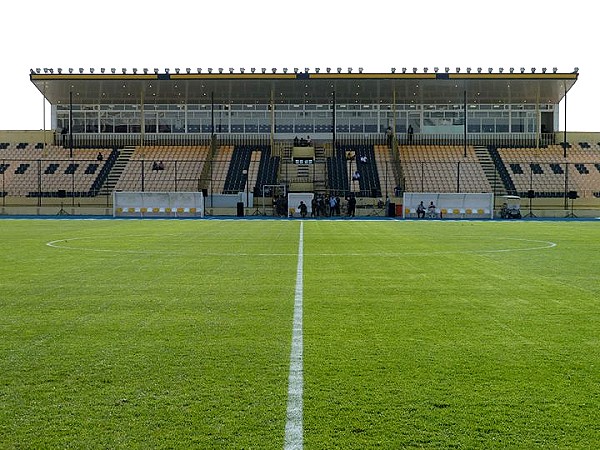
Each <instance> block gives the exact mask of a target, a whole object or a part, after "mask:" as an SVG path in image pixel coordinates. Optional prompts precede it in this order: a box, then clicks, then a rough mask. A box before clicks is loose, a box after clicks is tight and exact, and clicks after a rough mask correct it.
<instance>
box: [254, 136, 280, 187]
mask: <svg viewBox="0 0 600 450" xmlns="http://www.w3.org/2000/svg"><path fill="white" fill-rule="evenodd" d="M279 162H280V157H279V156H272V155H271V149H270V148H269V147H267V148H265V149H264V150H262V152H261V158H260V167H259V170H258V177H257V179H256V183H255V185H254V195H255V196H257V197H258V196H262V187H263V186H265V185H273V184H277V172H278V170H279Z"/></svg>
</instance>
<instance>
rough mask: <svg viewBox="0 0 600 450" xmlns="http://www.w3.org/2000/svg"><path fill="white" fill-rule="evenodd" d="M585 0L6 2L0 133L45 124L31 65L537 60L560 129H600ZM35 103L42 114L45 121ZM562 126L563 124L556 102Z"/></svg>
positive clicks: (421, 64) (597, 67) (379, 67)
mask: <svg viewBox="0 0 600 450" xmlns="http://www.w3.org/2000/svg"><path fill="white" fill-rule="evenodd" d="M593 8H594V3H593V2H590V1H589V0H571V1H569V2H564V1H561V2H559V1H555V0H545V1H540V0H497V1H481V0H446V1H442V0H413V1H407V0H404V1H399V0H396V1H388V0H369V1H365V2H342V1H326V0H299V1H298V0H295V1H285V0H255V1H249V0H229V1H228V0H219V1H217V0H213V1H209V0H200V1H198V0H195V1H191V0H180V1H177V2H175V1H165V0H162V1H155V0H143V1H142V0H103V1H101V2H94V1H81V0H55V1H53V2H47V1H42V0H29V1H27V0H20V1H17V2H3V3H2V5H1V6H0V17H2V18H3V20H2V40H3V43H2V49H3V51H2V54H1V55H0V77H1V78H0V80H1V82H0V130H39V129H43V128H44V126H45V127H46V129H49V128H50V108H49V105H47V104H46V108H44V100H43V97H42V94H41V93H40V92H39V91H38V90H37V88H35V86H34V85H33V83H31V82H30V80H29V70H30V69H35V68H44V67H47V68H54V69H56V68H58V67H61V68H63V69H66V68H69V67H73V68H75V69H76V70H77V69H78V68H80V67H82V68H84V69H85V71H86V73H88V71H89V69H90V68H95V69H97V70H98V69H100V68H101V67H105V68H107V69H108V68H111V67H115V68H117V69H118V70H120V69H121V68H127V69H128V70H129V71H131V69H132V68H134V67H136V68H139V69H141V68H143V67H147V68H149V69H154V68H159V69H160V71H161V72H163V71H164V69H165V68H170V69H171V70H173V69H174V68H176V67H179V68H181V69H184V68H186V67H191V68H197V67H202V68H208V67H213V68H215V69H216V68H218V67H223V68H225V70H228V69H229V68H230V67H233V68H235V70H236V71H239V68H241V67H244V68H246V69H249V68H251V67H256V68H261V67H266V68H268V70H270V69H271V68H273V67H275V68H278V70H281V69H283V68H284V67H287V68H289V69H290V70H291V69H292V68H294V67H298V68H300V69H301V70H304V68H310V69H311V71H313V69H314V68H316V67H320V68H325V67H332V68H337V67H342V68H343V71H347V68H348V67H352V68H354V70H357V69H358V67H362V68H363V69H364V72H365V73H375V72H389V71H390V69H391V68H392V67H396V68H397V69H398V70H400V68H402V67H407V68H409V70H412V68H413V67H417V68H418V69H419V71H422V70H423V68H425V67H429V68H430V70H431V69H432V68H433V67H436V66H437V67H440V68H442V67H450V68H452V71H454V70H455V68H456V67H461V68H462V69H463V70H465V69H466V67H472V68H473V70H475V68H477V67H482V68H483V70H484V71H487V68H489V67H491V68H493V69H494V71H497V70H498V68H499V67H504V68H505V69H508V68H509V67H515V68H516V69H517V70H518V69H519V68H520V67H525V68H526V70H527V72H529V71H530V70H531V68H532V67H535V68H536V69H537V70H538V71H540V70H541V69H542V68H543V67H546V68H548V70H549V71H551V70H552V68H553V67H557V68H558V71H559V72H572V71H573V70H574V68H575V67H577V68H579V79H578V81H577V82H576V83H575V86H574V87H573V88H572V89H571V90H570V91H569V93H568V94H567V103H568V104H567V107H568V108H567V123H566V128H567V131H582V132H600V121H599V120H598V119H596V117H595V112H594V110H593V108H594V106H595V105H596V104H598V105H600V89H598V82H599V81H600V80H598V79H597V78H598V77H597V75H598V74H600V58H598V57H597V51H596V49H595V45H596V43H597V30H598V26H597V23H596V22H597V17H596V14H595V9H593ZM44 109H45V112H46V118H44ZM560 110H561V114H560V120H559V122H560V123H559V129H560V130H564V128H565V123H564V116H563V113H564V107H563V102H561V105H560Z"/></svg>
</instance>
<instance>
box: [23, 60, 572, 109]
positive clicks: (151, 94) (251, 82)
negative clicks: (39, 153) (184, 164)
mask: <svg viewBox="0 0 600 450" xmlns="http://www.w3.org/2000/svg"><path fill="white" fill-rule="evenodd" d="M37 72H38V71H34V70H33V69H32V71H31V74H30V79H31V81H32V83H33V84H34V85H35V86H36V87H37V89H38V90H39V91H40V92H41V93H42V95H44V97H45V98H46V99H47V100H48V102H49V103H50V104H51V105H59V104H69V103H70V102H71V100H70V98H71V93H72V102H73V103H76V104H113V103H125V104H135V103H137V104H139V103H142V101H143V103H145V104H153V103H155V104H183V103H188V104H211V103H213V102H214V103H215V104H227V103H231V104H253V103H261V104H265V103H269V102H270V100H271V98H272V99H273V101H274V102H275V103H288V104H301V103H312V104H327V103H331V102H332V101H333V92H335V102H336V103H337V104H352V103H358V104H377V103H383V104H391V103H396V104H410V103H416V104H448V103H451V104H457V103H463V102H464V95H465V92H466V97H467V98H466V100H467V103H483V104H495V103H500V104H502V103H506V104H518V103H532V104H544V103H547V104H558V103H560V101H561V100H562V98H563V97H564V96H565V95H566V93H567V92H568V91H569V89H571V87H573V85H574V84H575V82H576V81H577V77H578V73H577V70H576V71H574V72H572V73H555V72H552V73H545V72H537V73H479V72H478V73H437V72H436V73H431V72H430V73H308V72H300V73H291V74H288V73H285V74H284V73H247V72H246V73H206V74H205V73H152V74H151V73H144V74H139V73H130V74H129V73H121V74H119V73H89V74H85V73H37ZM48 72H54V71H53V70H48Z"/></svg>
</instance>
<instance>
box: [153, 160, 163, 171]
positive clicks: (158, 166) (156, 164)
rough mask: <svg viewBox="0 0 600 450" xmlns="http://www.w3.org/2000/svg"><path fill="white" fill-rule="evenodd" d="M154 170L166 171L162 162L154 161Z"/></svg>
mask: <svg viewBox="0 0 600 450" xmlns="http://www.w3.org/2000/svg"><path fill="white" fill-rule="evenodd" d="M152 170H165V165H164V163H163V162H162V161H158V162H156V161H154V162H153V163H152Z"/></svg>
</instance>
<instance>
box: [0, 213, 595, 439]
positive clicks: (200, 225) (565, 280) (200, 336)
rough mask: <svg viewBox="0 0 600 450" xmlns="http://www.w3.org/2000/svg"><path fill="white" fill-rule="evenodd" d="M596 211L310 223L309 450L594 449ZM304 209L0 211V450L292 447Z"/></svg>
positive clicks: (306, 253)
mask: <svg viewBox="0 0 600 450" xmlns="http://www.w3.org/2000/svg"><path fill="white" fill-rule="evenodd" d="M599 227H600V224H599V223H596V222H591V221H589V222H583V221H582V222H578V221H576V222H566V221H564V222H560V221H556V222H553V221H524V222H483V221H482V222H479V221H477V222H469V221H463V222H450V221H447V222H445V221H441V222H440V221H421V222H417V221H358V220H357V221H342V220H337V221H325V220H323V221H305V222H303V225H302V230H303V246H302V248H303V258H304V259H303V261H304V264H303V268H302V272H301V275H302V286H303V291H302V303H303V399H304V402H303V440H304V448H305V449H371V448H380V449H404V448H429V449H444V448H452V449H456V448H462V449H474V448H481V449H490V448H497V449H504V448H517V449H518V448H523V449H535V448H552V449H555V448H556V449H562V448H569V449H591V448H598V447H600V420H599V417H600V416H599V411H600V300H599V299H600V276H599V274H600V258H599V254H600V228H599ZM300 228H301V222H300V221H299V220H291V221H288V220H280V221H277V220H272V221H271V220H93V221H89V220H85V221H84V220H0V245H1V250H0V269H1V274H0V283H1V284H0V449H30V448H36V449H37V448H39V449H45V448H51V449H54V448H73V449H149V448H153V449H159V448H160V449H162V448H164V449H167V448H169V449H173V448H178V449H179V448H181V449H190V448H199V449H261V450H262V449H282V448H284V433H285V428H286V406H287V397H288V392H287V389H288V375H289V367H290V349H291V341H292V325H293V310H294V303H295V285H296V276H297V273H298V270H297V269H298V267H297V266H298V249H299V236H300Z"/></svg>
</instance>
